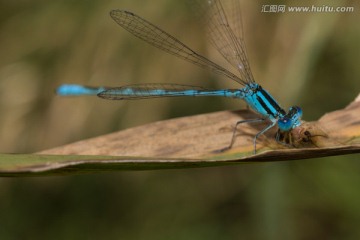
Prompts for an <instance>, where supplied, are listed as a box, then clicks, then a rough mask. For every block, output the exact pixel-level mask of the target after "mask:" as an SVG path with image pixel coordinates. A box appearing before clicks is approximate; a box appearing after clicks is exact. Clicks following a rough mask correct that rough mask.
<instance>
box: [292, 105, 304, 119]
mask: <svg viewBox="0 0 360 240" xmlns="http://www.w3.org/2000/svg"><path fill="white" fill-rule="evenodd" d="M289 112H291V113H292V115H295V114H296V115H297V118H301V117H302V114H303V112H302V109H301V108H300V107H298V106H293V107H291V108H290V110H289Z"/></svg>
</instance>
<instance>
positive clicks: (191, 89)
mask: <svg viewBox="0 0 360 240" xmlns="http://www.w3.org/2000/svg"><path fill="white" fill-rule="evenodd" d="M199 91H211V90H210V89H206V88H203V87H197V86H190V85H180V84H162V83H148V84H133V85H127V86H123V87H116V88H109V89H106V90H105V91H102V92H100V93H99V94H98V96H99V97H101V98H105V99H111V100H136V99H145V98H159V97H181V96H195V95H196V94H197V93H198V92H199Z"/></svg>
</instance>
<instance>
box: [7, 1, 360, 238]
mask: <svg viewBox="0 0 360 240" xmlns="http://www.w3.org/2000/svg"><path fill="white" fill-rule="evenodd" d="M268 4H285V5H287V6H311V5H316V6H323V5H329V6H332V5H333V6H353V7H354V12H352V13H290V12H286V13H261V8H262V6H263V5H268ZM115 8H121V9H127V10H131V11H133V12H135V13H137V14H138V15H140V16H142V17H144V18H145V19H147V20H149V21H150V22H152V23H155V24H156V25H158V26H160V27H161V28H162V29H164V30H166V31H168V32H169V33H171V34H173V35H174V36H177V37H179V39H181V40H182V41H184V42H185V43H186V44H187V45H189V46H191V47H192V48H193V49H195V50H198V51H199V52H201V53H204V55H206V56H209V57H210V58H211V59H214V60H215V61H217V62H219V63H223V61H222V60H221V59H220V58H219V55H218V54H216V53H215V52H214V50H213V49H212V48H211V47H210V46H209V45H208V44H207V41H206V38H205V35H204V32H203V29H202V26H200V25H199V24H198V23H197V22H196V20H195V19H194V17H193V14H192V12H191V10H190V9H189V5H188V4H187V3H186V2H185V1H173V0H157V1H156V2H154V1H147V2H144V1H140V0H137V1H134V0H133V1H130V0H119V1H110V0H108V1H96V0H93V1H91V0H79V1H69V0H59V1H42V0H31V1H30V0H19V1H15V2H11V1H0V12H1V14H0V16H1V17H0V53H1V57H0V111H1V117H0V132H1V134H0V151H1V152H3V153H32V152H36V151H40V150H44V149H48V148H51V147H56V146H60V145H63V144H66V143H71V142H74V141H77V140H82V139H86V138H89V137H94V136H98V135H102V134H106V133H110V132H113V131H118V130H122V129H126V128H129V127H133V126H138V125H142V124H145V123H149V122H154V121H157V120H162V119H168V118H173V117H179V116H187V115H194V114H201V113H207V112H213V111H219V110H226V109H228V110H234V109H239V108H243V107H245V105H244V104H243V103H242V102H241V101H238V100H229V99H218V98H196V99H194V98H176V99H175V98H171V99H155V100H145V101H128V102H121V101H105V100H102V99H98V98H96V97H83V98H60V97H57V96H55V94H54V89H55V88H56V87H57V86H58V85H60V84H63V83H79V84H85V85H95V86H98V85H105V86H121V85H125V84H131V83H151V82H167V83H182V84H190V85H199V86H205V87H213V88H236V87H239V86H238V85H236V84H234V83H232V82H231V81H228V80H223V79H221V78H219V77H218V76H214V75H212V74H210V73H209V72H207V71H204V70H202V69H198V68H197V67H195V66H192V65H191V64H189V63H186V62H183V61H181V60H179V59H177V58H175V57H173V56H170V55H168V54H166V53H163V52H161V51H160V50H158V49H155V48H153V47H150V46H149V45H147V44H146V43H144V42H141V41H140V40H138V39H135V38H134V37H133V36H131V35H130V34H129V33H128V32H126V31H125V30H123V29H121V28H120V27H119V26H118V25H117V24H116V23H115V22H114V21H113V20H112V19H111V18H110V17H109V11H110V10H111V9H115ZM242 13H243V24H244V30H245V41H246V43H247V50H248V54H249V58H250V63H251V67H252V71H253V74H254V77H255V79H256V80H257V81H258V82H259V83H260V84H262V85H263V87H264V88H266V89H268V90H269V91H270V92H271V93H272V94H273V96H274V97H276V98H277V99H278V100H279V102H280V103H281V104H282V106H283V107H285V108H286V109H287V108H288V107H289V106H291V105H300V106H302V108H303V110H304V119H306V120H316V119H318V118H319V117H320V116H322V115H323V114H325V113H326V112H329V111H334V110H336V109H339V108H343V107H345V106H346V105H347V104H348V103H349V102H350V101H352V100H353V99H354V98H355V97H356V96H357V94H358V93H359V90H360V81H359V79H360V68H359V62H360V47H359V42H360V25H359V20H360V15H359V14H360V12H359V3H357V2H356V1H355V2H351V1H340V0H336V1H329V0H324V1H309V0H308V1H301V2H300V1H288V2H284V1H276V0H271V1H269V0H261V1H250V0H243V1H242ZM190 106H191V107H190ZM358 158H359V156H358V155H352V156H347V157H336V158H335V157H333V158H324V159H318V160H315V159H312V160H306V161H301V162H289V163H286V162H283V163H271V164H255V165H241V166H236V167H234V166H232V167H219V168H209V169H184V170H167V171H143V172H119V173H106V174H94V175H84V176H73V177H52V178H33V179H31V178H24V179H0V212H1V215H0V216H1V217H0V238H1V239H33V238H34V237H36V238H39V239H49V238H52V239H79V238H87V239H98V238H100V237H103V238H106V239H240V238H243V239H326V238H331V237H332V238H334V239H338V238H340V239H357V238H359V237H360V231H359V230H358V227H357V226H358V223H359V222H360V207H359V206H358V202H359V200H360V191H359V188H358V186H359V184H360V177H359V176H360V175H359V171H360V168H359V163H358V162H357V160H358Z"/></svg>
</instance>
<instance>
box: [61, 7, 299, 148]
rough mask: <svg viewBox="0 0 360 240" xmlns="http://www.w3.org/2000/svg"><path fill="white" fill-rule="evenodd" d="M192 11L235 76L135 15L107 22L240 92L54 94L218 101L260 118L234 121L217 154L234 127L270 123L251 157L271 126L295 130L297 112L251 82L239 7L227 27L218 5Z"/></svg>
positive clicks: (142, 89)
mask: <svg viewBox="0 0 360 240" xmlns="http://www.w3.org/2000/svg"><path fill="white" fill-rule="evenodd" d="M197 7H198V9H199V10H201V11H202V12H204V13H203V14H201V15H202V16H206V17H205V22H206V25H207V28H208V33H209V39H210V40H211V43H212V45H213V46H214V47H215V48H216V49H217V50H218V51H219V52H220V54H221V55H222V56H223V57H224V58H225V59H226V60H227V61H228V62H229V63H230V64H231V65H232V66H233V67H234V68H235V69H236V70H237V74H234V73H232V72H231V71H229V70H227V69H225V68H223V67H221V66H220V65H218V64H216V63H214V62H213V61H211V60H209V59H208V58H206V57H203V56H202V55H200V54H198V53H197V52H195V51H194V50H192V49H190V48H189V47H188V46H186V45H185V44H184V43H182V42H181V41H180V40H178V39H177V38H175V37H174V36H172V35H170V34H169V33H167V32H165V31H163V30H161V29H160V28H158V27H157V26H155V25H154V24H152V23H150V22H148V21H146V20H145V19H143V18H141V17H139V16H137V15H136V14H134V13H131V12H129V11H125V10H112V11H111V12H110V16H111V17H112V18H113V19H114V20H115V22H116V23H117V24H119V25H120V26H121V27H123V28H124V29H125V30H127V31H129V32H130V33H131V34H133V35H134V36H136V37H138V38H140V39H141V40H143V41H145V42H147V43H149V44H150V45H153V46H155V47H157V48H159V49H161V50H163V51H165V52H167V53H170V54H172V55H175V56H177V57H179V58H182V59H184V60H186V61H188V62H191V63H193V64H195V65H198V66H200V67H203V68H207V69H210V70H211V71H213V72H215V73H217V74H220V75H223V76H225V77H226V78H228V79H231V80H233V81H235V82H237V83H239V84H240V85H242V87H241V88H238V89H221V90H211V89H206V88H202V87H194V86H187V85H180V84H136V85H127V86H122V87H115V88H105V87H87V86H82V85H75V84H65V85H62V86H60V87H59V88H58V89H57V94H58V95H61V96H80V95H97V96H99V97H101V98H104V99H111V100H128V99H147V98H157V97H175V96H218V97H227V98H239V99H243V100H244V101H245V102H246V103H247V104H248V105H249V106H250V108H251V109H253V110H254V111H255V112H257V113H258V114H259V115H260V117H259V118H257V119H248V120H241V121H238V122H237V123H236V125H235V128H234V131H233V134H232V138H231V142H230V144H229V146H227V147H226V148H223V149H221V151H223V150H227V149H230V148H231V147H232V146H233V144H234V142H235V139H236V131H237V127H238V125H240V124H242V123H254V122H264V121H269V122H270V123H269V125H268V126H267V127H265V128H264V129H262V130H261V131H260V132H258V133H257V134H256V135H255V137H254V140H253V144H254V153H256V140H257V138H258V137H259V136H260V135H262V134H263V133H265V132H266V131H268V130H269V129H271V128H272V127H274V126H275V125H277V126H278V128H279V131H281V132H283V133H284V132H289V131H291V130H292V129H294V128H296V127H298V126H300V125H301V116H302V110H301V109H300V107H297V106H293V107H290V109H289V111H288V112H287V113H286V112H285V110H284V109H283V108H281V107H280V105H279V104H278V103H277V101H276V100H275V99H274V98H273V97H272V96H271V95H270V94H269V93H268V92H267V91H266V90H265V89H263V88H262V87H261V86H260V85H259V84H258V83H256V82H255V81H254V78H253V75H252V73H251V70H250V65H249V62H248V58H247V54H246V49H245V44H244V39H243V32H242V26H241V25H242V23H241V17H240V16H239V15H236V14H239V13H240V12H239V3H238V2H235V1H234V8H233V9H232V10H233V11H234V12H235V14H234V12H233V13H232V15H231V17H232V18H231V20H232V21H231V20H228V15H227V13H228V12H227V11H225V10H224V7H223V4H222V3H221V1H220V0H204V1H203V2H202V3H201V4H199V6H197ZM205 12H206V13H205ZM279 131H278V134H277V135H276V140H277V141H279Z"/></svg>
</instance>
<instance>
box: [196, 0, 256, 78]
mask: <svg viewBox="0 0 360 240" xmlns="http://www.w3.org/2000/svg"><path fill="white" fill-rule="evenodd" d="M195 8H196V9H195V11H198V13H199V15H200V17H201V19H202V20H203V21H204V24H205V25H206V26H207V34H208V37H209V39H210V43H211V44H212V45H213V46H214V47H215V48H216V49H217V50H218V51H219V52H220V54H221V55H222V56H223V57H224V58H225V59H226V60H227V61H228V62H229V63H230V64H231V65H232V66H233V67H234V68H235V69H236V70H237V71H238V72H239V73H240V76H241V79H243V80H244V81H246V82H247V83H254V82H255V81H254V78H253V75H252V73H251V69H250V65H249V62H248V58H247V53H246V48H245V42H244V38H243V28H242V22H241V11H240V3H239V0H229V1H225V2H224V4H222V3H221V1H220V0H197V2H196V7H195Z"/></svg>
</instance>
